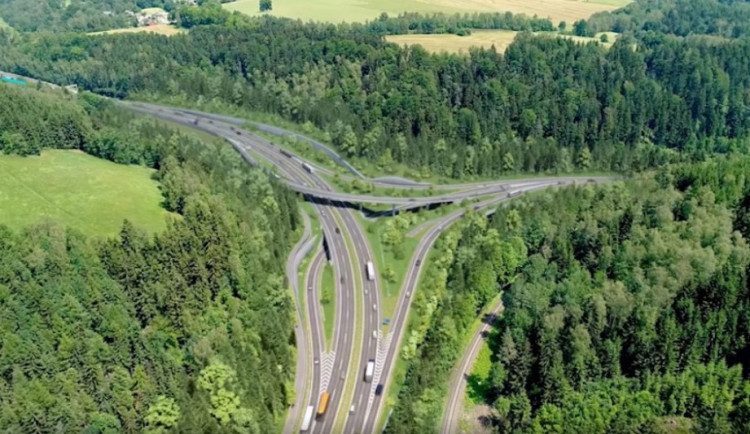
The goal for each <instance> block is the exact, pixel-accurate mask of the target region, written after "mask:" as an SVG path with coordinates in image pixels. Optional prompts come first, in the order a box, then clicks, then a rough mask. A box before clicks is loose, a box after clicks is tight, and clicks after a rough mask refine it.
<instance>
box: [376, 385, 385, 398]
mask: <svg viewBox="0 0 750 434" xmlns="http://www.w3.org/2000/svg"><path fill="white" fill-rule="evenodd" d="M382 393H383V385H382V384H378V386H377V387H376V388H375V395H381V394H382Z"/></svg>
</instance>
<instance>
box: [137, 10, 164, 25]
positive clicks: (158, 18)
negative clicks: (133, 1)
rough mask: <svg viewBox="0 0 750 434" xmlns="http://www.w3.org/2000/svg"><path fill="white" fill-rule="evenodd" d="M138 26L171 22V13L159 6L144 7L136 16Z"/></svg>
mask: <svg viewBox="0 0 750 434" xmlns="http://www.w3.org/2000/svg"><path fill="white" fill-rule="evenodd" d="M135 19H136V20H137V21H138V27H145V26H152V25H154V24H169V14H168V13H167V12H166V11H165V10H163V9H158V8H149V9H144V10H142V11H140V12H138V14H137V15H136V16H135Z"/></svg>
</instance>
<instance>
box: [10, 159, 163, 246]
mask: <svg viewBox="0 0 750 434" xmlns="http://www.w3.org/2000/svg"><path fill="white" fill-rule="evenodd" d="M152 173H153V170H151V169H148V168H146V167H141V166H125V165H121V164H115V163H112V162H110V161H106V160H102V159H99V158H96V157H93V156H91V155H88V154H85V153H83V152H80V151H69V150H67V151H66V150H45V151H44V152H42V155H41V156H31V157H19V156H17V155H2V154H0V224H4V225H7V226H8V227H10V228H12V229H16V230H18V229H22V228H23V227H25V226H28V225H32V224H35V223H40V222H44V221H50V220H53V221H56V222H59V223H60V224H63V225H65V226H69V227H72V228H75V229H78V230H80V231H82V232H85V233H86V234H88V235H94V236H113V235H116V234H117V233H118V232H119V231H120V229H121V228H122V222H123V220H124V219H128V220H130V221H131V222H133V224H135V225H136V226H138V227H141V228H143V229H145V230H147V231H149V232H157V231H161V230H163V229H164V228H165V227H166V218H167V216H168V215H170V213H168V212H167V211H166V210H165V209H164V208H162V207H161V202H162V201H163V197H162V194H161V191H160V190H159V185H158V183H157V182H156V181H154V180H153V179H151V174H152Z"/></svg>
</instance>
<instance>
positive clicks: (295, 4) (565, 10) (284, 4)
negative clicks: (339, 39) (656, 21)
mask: <svg viewBox="0 0 750 434" xmlns="http://www.w3.org/2000/svg"><path fill="white" fill-rule="evenodd" d="M628 3H629V1H628V0H524V1H519V0H459V1H455V0H317V1H315V2H309V1H304V0H274V1H273V10H272V11H271V12H270V13H271V14H272V15H277V16H282V17H289V18H295V19H301V20H303V21H311V20H312V21H324V22H334V23H337V22H342V21H348V22H355V21H367V20H371V19H373V18H376V17H378V16H379V15H380V14H381V13H382V12H387V13H388V14H391V15H398V14H399V13H402V12H422V13H430V12H444V13H464V12H513V13H522V14H526V15H528V16H534V15H537V16H539V17H544V18H550V19H552V20H553V22H555V24H557V22H558V21H567V22H570V23H573V22H574V21H576V20H579V19H582V18H588V17H590V16H591V15H593V14H594V13H596V12H601V11H606V10H613V9H616V8H618V7H622V6H624V5H626V4H628ZM224 7H226V8H227V9H228V10H232V11H239V12H242V13H245V14H249V15H258V14H260V12H259V8H258V1H257V0H237V1H235V2H231V3H225V4H224Z"/></svg>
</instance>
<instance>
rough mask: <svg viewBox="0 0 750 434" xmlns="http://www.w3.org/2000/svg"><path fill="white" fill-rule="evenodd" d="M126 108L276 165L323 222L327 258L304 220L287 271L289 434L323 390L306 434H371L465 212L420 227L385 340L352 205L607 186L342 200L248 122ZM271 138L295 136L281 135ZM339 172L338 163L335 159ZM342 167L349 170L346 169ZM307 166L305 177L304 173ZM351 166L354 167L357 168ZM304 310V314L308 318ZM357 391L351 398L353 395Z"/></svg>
mask: <svg viewBox="0 0 750 434" xmlns="http://www.w3.org/2000/svg"><path fill="white" fill-rule="evenodd" d="M124 106H125V107H127V108H129V109H131V110H135V111H137V112H140V113H142V114H145V115H148V116H153V117H156V118H160V119H163V120H167V121H171V122H177V123H181V124H184V125H187V126H190V127H191V128H195V129H198V130H202V131H204V132H206V133H209V134H212V135H215V136H218V137H221V138H224V139H225V140H226V141H228V142H229V143H230V144H231V145H232V146H233V147H234V148H235V149H236V150H237V151H238V152H239V153H240V154H242V156H243V157H244V158H245V159H246V160H247V161H248V162H250V163H253V164H257V162H258V159H263V160H265V161H266V162H267V163H269V164H271V165H273V166H274V167H275V168H276V170H277V173H278V175H277V176H278V177H279V178H280V180H281V181H283V182H284V183H285V184H286V185H287V186H289V188H291V189H293V190H295V191H297V192H299V193H300V194H302V195H303V196H304V197H305V198H306V199H309V200H310V201H311V202H312V205H313V207H314V209H315V212H316V213H317V215H318V217H319V218H318V220H319V222H320V225H321V227H322V230H323V234H324V244H325V246H326V247H327V250H324V249H323V245H321V243H319V242H318V241H319V240H315V239H313V238H311V235H310V233H311V232H310V222H309V219H307V218H306V217H305V220H304V223H305V231H304V234H303V237H302V239H301V240H300V241H299V242H298V244H297V245H295V247H294V249H293V250H292V253H291V255H290V257H289V261H288V263H287V267H286V274H287V278H288V280H289V282H290V285H291V286H292V289H293V290H294V294H295V297H296V302H297V312H296V315H297V318H298V326H297V329H296V330H295V337H296V344H297V350H298V361H297V371H296V378H295V387H296V391H297V394H296V402H295V403H294V405H293V406H292V407H291V409H290V411H289V415H288V419H287V421H286V424H285V426H284V432H285V433H293V432H298V431H299V429H300V425H301V423H302V418H303V415H304V413H305V409H306V408H307V407H308V406H313V407H315V408H317V405H318V400H319V399H320V396H321V394H322V393H323V392H324V391H327V392H328V393H329V394H330V402H329V405H328V409H327V412H326V414H325V415H324V416H322V417H321V418H318V419H316V420H314V421H313V423H312V426H311V427H310V429H309V432H315V433H332V432H345V433H367V434H369V433H374V432H376V430H377V429H378V423H379V419H380V415H381V413H382V412H383V409H384V404H385V402H384V401H385V399H384V398H385V396H387V389H388V386H389V382H390V380H391V374H392V371H393V368H394V365H395V362H396V357H397V356H398V353H399V349H400V345H401V340H402V337H403V334H404V332H405V328H406V323H407V319H408V316H409V310H410V307H411V300H412V298H413V294H414V292H415V291H416V289H417V285H418V281H419V277H420V274H421V270H422V269H423V266H420V265H419V264H421V263H424V260H425V258H426V257H427V254H428V253H429V251H430V248H431V247H432V246H433V244H434V243H435V241H436V240H437V239H438V238H439V236H440V234H441V233H442V232H443V231H444V230H445V229H446V228H448V227H449V226H450V225H451V224H453V223H455V222H456V221H458V220H459V219H461V218H462V217H463V216H464V214H465V212H466V211H465V210H463V209H459V210H457V211H454V212H452V213H450V214H448V215H445V216H442V217H440V218H439V219H436V220H434V221H433V222H432V224H430V223H429V222H428V223H425V224H424V225H423V226H420V228H426V232H424V234H423V236H422V237H421V239H420V241H419V243H418V245H417V247H416V249H415V253H414V255H413V256H412V258H411V261H410V264H409V267H408V271H407V275H406V276H404V280H403V285H402V288H401V291H400V294H399V298H398V301H397V304H396V310H395V312H394V314H393V318H392V322H391V329H390V331H389V333H388V334H387V335H385V336H384V335H383V333H382V330H381V321H382V313H381V303H380V285H379V275H378V273H377V272H376V273H375V279H374V280H372V281H370V280H368V279H367V278H366V275H365V272H364V264H365V263H366V262H367V261H370V260H373V261H374V258H373V252H372V249H371V247H370V245H369V243H368V240H367V237H366V236H365V234H364V231H363V229H362V226H361V224H360V223H359V221H358V219H357V217H356V214H355V212H356V211H355V210H354V209H353V207H350V206H348V204H351V203H360V204H361V203H365V204H389V205H392V206H393V207H394V208H395V207H398V208H399V209H405V208H412V207H415V208H416V207H422V206H426V205H434V204H442V203H450V202H461V201H463V200H465V199H471V198H479V197H488V198H489V199H487V200H484V201H482V202H479V203H476V204H473V209H474V210H475V211H480V210H485V211H486V210H487V209H494V208H495V207H496V206H497V205H498V204H499V203H501V202H503V201H506V200H510V199H512V198H514V197H517V196H519V195H521V194H523V193H525V192H529V191H534V190H540V189H544V188H548V187H551V186H557V185H565V184H572V183H582V182H601V181H607V180H609V178H582V177H563V178H534V179H529V180H521V181H502V182H501V181H497V182H485V183H478V184H463V185H453V186H435V187H434V189H443V190H448V189H453V190H455V191H451V192H449V193H445V194H440V195H434V196H421V197H417V196H415V197H409V198H404V197H388V196H374V195H357V194H347V193H340V192H335V191H333V189H332V188H331V186H330V185H329V184H328V182H327V181H326V180H325V179H324V178H323V177H322V176H320V173H326V172H330V171H327V169H324V168H320V167H318V166H316V165H314V164H313V163H311V162H306V161H305V160H304V159H302V158H300V157H299V156H298V155H294V154H291V153H290V152H288V151H285V153H282V152H281V148H279V147H278V146H276V145H274V144H272V143H271V142H269V141H268V140H266V139H263V138H261V137H259V136H257V135H255V134H253V133H251V132H249V131H247V130H245V129H242V128H241V127H240V126H241V125H242V122H243V121H241V120H238V119H236V118H231V117H226V116H219V115H213V114H209V113H202V112H197V111H193V110H183V109H175V108H170V107H164V106H157V105H153V104H144V103H124ZM256 127H257V125H256ZM271 133H272V134H276V135H285V134H291V133H288V132H285V131H284V130H281V129H278V128H275V132H271ZM298 137H301V136H298ZM304 139H305V140H310V139H307V138H304ZM339 164H342V163H341V162H340V161H339ZM344 164H347V165H348V163H344ZM303 165H304V167H306V169H303ZM348 167H349V168H351V166H348ZM351 169H353V168H351ZM350 172H352V178H354V177H360V178H361V177H362V175H361V174H359V173H358V172H356V170H354V171H352V170H350ZM368 182H372V183H374V184H377V185H379V186H387V187H392V188H410V189H415V190H417V189H422V188H425V184H418V183H413V182H412V183H410V182H408V181H404V180H401V179H386V178H379V179H375V180H370V179H368ZM326 251H327V253H328V254H327V255H326ZM310 252H312V253H313V254H312V260H311V262H310V267H309V268H308V269H307V273H306V274H305V276H304V279H303V285H304V287H303V288H298V286H299V278H298V276H299V266H300V263H301V262H302V259H303V258H304V257H305V256H306V255H307V254H308V253H310ZM326 258H327V259H328V260H329V263H330V264H331V265H332V266H333V270H334V281H335V294H336V296H335V302H336V314H335V319H336V322H335V325H334V326H335V327H334V336H333V340H332V342H331V343H330V351H327V350H326V344H325V337H324V332H323V327H322V325H321V319H320V317H321V313H320V306H319V303H318V300H319V299H320V295H319V290H320V288H319V287H320V282H321V274H322V270H323V266H324V264H325V262H326ZM305 300H306V302H305ZM303 309H307V315H305V312H304V311H303ZM305 317H306V318H307V321H306V322H305V321H304V318H305ZM373 333H374V334H373ZM475 341H476V338H475ZM474 347H476V345H475V344H474V342H473V343H472V346H471V347H470V349H473V348H474ZM474 357H475V354H472V352H471V351H470V353H469V354H467V356H466V357H465V358H464V360H462V362H461V363H462V366H467V365H468V366H470V365H471V363H472V362H473V358H474ZM369 359H375V360H376V364H375V366H376V369H375V374H374V378H373V380H372V382H365V381H363V373H364V370H365V366H366V364H367V361H368V360H369ZM311 363H312V365H311ZM462 369H465V368H462ZM378 384H382V385H383V388H382V389H383V390H382V393H379V394H377V395H376V394H375V388H376V387H377V385H378ZM451 386H452V390H451V403H450V405H449V410H451V411H446V418H445V420H444V424H443V432H446V433H447V432H455V429H456V423H455V414H456V412H457V411H458V410H456V408H459V409H460V406H459V404H460V402H459V403H456V400H457V399H458V398H457V396H459V395H460V396H461V397H462V394H463V388H462V387H463V384H462V383H461V382H460V381H453V382H452V384H451ZM459 388H460V392H459V391H458V389H459ZM352 390H353V393H351V391H352Z"/></svg>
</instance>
